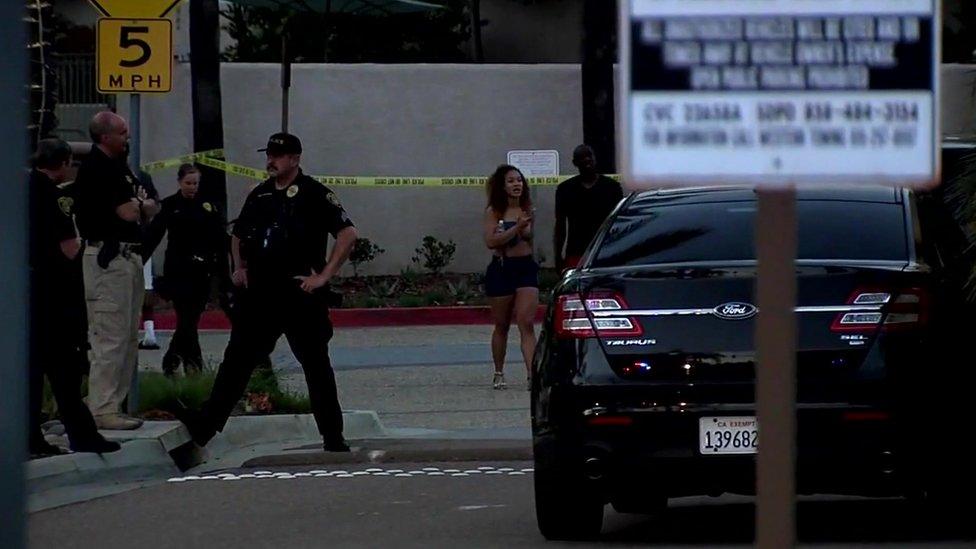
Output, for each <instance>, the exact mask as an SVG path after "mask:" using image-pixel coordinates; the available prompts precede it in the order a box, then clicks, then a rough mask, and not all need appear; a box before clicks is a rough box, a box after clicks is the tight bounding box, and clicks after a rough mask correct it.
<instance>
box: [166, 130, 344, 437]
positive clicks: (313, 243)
mask: <svg viewBox="0 0 976 549" xmlns="http://www.w3.org/2000/svg"><path fill="white" fill-rule="evenodd" d="M261 150H262V151H266V152H267V170H268V173H269V174H270V175H271V178H270V179H268V180H267V181H265V182H264V183H262V184H260V185H258V186H257V187H256V188H255V189H254V190H253V191H251V193H250V194H249V195H248V197H247V200H246V201H245V202H244V207H243V208H242V209H241V214H240V216H239V217H238V219H237V222H236V223H235V224H234V230H233V237H232V239H231V254H232V256H233V261H234V267H235V270H234V273H233V276H232V277H233V281H234V284H235V285H236V286H239V287H241V288H243V291H241V292H240V297H239V303H238V304H237V307H238V311H237V312H236V313H235V319H234V322H233V325H232V329H231V335H230V342H229V343H228V345H227V350H226V351H225V352H224V361H223V363H222V364H221V365H220V369H219V370H218V372H217V378H216V380H215V381H214V387H213V390H212V392H211V393H210V399H209V400H208V401H207V402H206V403H204V405H203V410H202V411H201V412H199V413H196V412H192V411H190V410H185V409H184V410H180V411H179V412H178V414H177V415H178V417H180V419H181V420H182V421H183V422H184V423H185V424H186V425H187V428H188V429H189V431H190V434H191V435H192V436H193V440H194V441H195V442H196V443H197V444H199V445H201V446H202V445H205V444H206V443H207V442H208V441H209V440H210V439H211V438H212V437H213V436H214V434H215V433H216V431H220V430H222V429H223V427H224V424H225V423H226V421H227V418H228V416H229V415H230V413H231V411H232V410H233V408H234V405H235V404H236V403H237V401H238V399H240V397H241V395H242V394H243V393H244V390H245V389H246V387H247V382H248V379H249V378H250V376H251V373H252V372H253V370H254V368H255V366H256V365H257V363H258V362H259V361H261V360H263V359H264V357H267V356H268V355H269V354H270V353H271V351H272V350H273V349H274V346H275V343H276V342H277V341H278V338H279V337H281V334H284V335H285V337H287V338H288V344H289V345H290V346H291V349H292V351H293V352H294V353H295V357H296V358H298V361H299V362H300V363H301V365H302V368H303V369H304V370H305V380H306V382H307V384H308V396H309V399H310V400H311V402H312V413H313V414H314V416H315V422H316V423H317V424H318V428H319V433H321V435H322V438H323V441H324V444H323V447H324V448H325V450H326V451H334V452H348V451H349V447H348V446H347V445H346V443H345V440H344V439H343V436H342V410H341V408H340V407H339V399H338V395H337V392H336V384H335V374H334V373H333V371H332V365H331V363H330V362H329V340H330V339H331V337H332V322H331V320H330V319H329V306H330V303H331V302H332V299H331V297H330V296H331V295H332V294H331V291H330V290H329V288H328V283H329V280H331V279H332V277H333V276H335V274H336V273H338V272H339V268H340V267H342V264H343V263H344V262H345V261H346V259H347V258H348V257H349V252H350V251H351V250H352V246H353V244H354V243H355V241H356V237H357V233H356V228H355V227H354V226H353V223H352V221H351V220H350V219H349V216H347V215H346V212H345V210H344V209H343V208H342V206H341V205H340V204H339V199H338V197H337V196H336V195H335V193H333V192H332V191H330V190H329V189H328V188H326V187H325V186H324V185H322V184H321V183H319V182H317V181H315V180H314V179H312V178H311V177H309V176H307V175H305V174H303V173H302V170H301V168H299V162H300V160H301V153H302V145H301V142H300V141H299V140H298V138H297V137H295V136H293V135H290V134H286V133H278V134H274V135H272V136H271V137H270V138H269V140H268V146H267V148H265V149H261ZM329 234H331V235H332V236H333V237H334V238H335V240H336V243H335V246H334V247H333V249H332V253H331V255H329V256H328V257H327V255H326V248H327V244H328V235H329Z"/></svg>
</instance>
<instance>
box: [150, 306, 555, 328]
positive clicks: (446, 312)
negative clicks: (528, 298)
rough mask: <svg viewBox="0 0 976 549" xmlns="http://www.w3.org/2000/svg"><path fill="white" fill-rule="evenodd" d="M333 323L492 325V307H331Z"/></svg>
mask: <svg viewBox="0 0 976 549" xmlns="http://www.w3.org/2000/svg"><path fill="white" fill-rule="evenodd" d="M545 314H546V305H539V307H538V309H537V310H536V315H535V319H536V322H541V321H542V320H543V318H544V317H545ZM330 316H331V317H332V324H333V325H334V326H335V327H336V328H378V327H383V326H447V325H480V324H485V325H487V324H492V323H493V321H492V319H491V308H490V307H488V306H467V307H384V308H376V309H332V310H331V311H330ZM154 322H155V325H156V329H157V330H172V329H174V328H175V327H176V313H175V312H173V311H165V312H158V313H156V315H155V319H154ZM199 328H200V329H201V330H229V329H230V321H229V320H228V319H227V316H226V315H225V314H224V312H223V311H220V310H210V311H204V313H203V315H202V316H201V317H200V323H199Z"/></svg>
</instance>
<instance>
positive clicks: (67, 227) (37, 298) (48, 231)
mask: <svg viewBox="0 0 976 549" xmlns="http://www.w3.org/2000/svg"><path fill="white" fill-rule="evenodd" d="M28 194H29V197H30V199H29V200H30V272H31V277H30V288H31V292H30V293H31V301H32V306H33V307H45V309H46V310H47V309H50V308H53V310H57V311H61V312H62V313H68V312H72V311H74V312H76V313H77V312H79V311H80V312H81V313H83V312H84V309H85V284H84V280H83V278H82V272H81V257H77V258H75V259H74V260H69V259H68V258H67V257H65V255H64V253H63V252H62V251H61V242H63V241H65V240H70V239H72V238H75V236H76V233H75V226H74V223H73V222H72V218H71V213H72V212H71V209H72V199H71V197H70V196H67V195H64V194H62V193H61V190H60V189H58V187H57V186H56V185H55V184H54V182H53V181H51V179H50V178H49V177H47V176H46V175H44V174H43V173H42V172H39V171H37V170H34V171H32V172H31V174H30V187H29V188H28ZM45 304H46V305H45ZM35 312H38V313H39V312H40V311H37V310H35ZM82 318H83V317H82Z"/></svg>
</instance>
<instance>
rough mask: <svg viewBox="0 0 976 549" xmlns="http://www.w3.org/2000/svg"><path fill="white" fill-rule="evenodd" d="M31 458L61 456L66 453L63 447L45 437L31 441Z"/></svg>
mask: <svg viewBox="0 0 976 549" xmlns="http://www.w3.org/2000/svg"><path fill="white" fill-rule="evenodd" d="M29 447H30V458H31V459H37V458H44V457H50V456H60V455H61V454H63V453H64V451H63V450H62V449H61V448H58V447H57V446H55V445H53V444H51V443H49V442H48V441H46V440H44V439H43V438H37V439H32V440H31V441H30V445H29Z"/></svg>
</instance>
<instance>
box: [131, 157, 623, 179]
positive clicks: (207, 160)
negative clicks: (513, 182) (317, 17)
mask: <svg viewBox="0 0 976 549" xmlns="http://www.w3.org/2000/svg"><path fill="white" fill-rule="evenodd" d="M222 156H223V151H222V150H219V149H218V150H214V151H206V152H201V153H196V154H191V155H186V156H181V157H179V158H172V159H169V160H163V161H161V162H152V163H150V164H145V165H144V166H143V167H142V169H143V170H145V171H147V172H148V171H152V170H158V169H163V168H169V167H173V166H178V165H180V164H183V163H185V162H196V163H197V164H200V165H202V166H207V167H210V168H214V169H217V170H222V171H224V172H227V173H228V174H230V175H237V176H241V177H247V178H249V179H256V180H259V181H263V180H265V179H267V178H268V172H266V171H264V170H258V169H256V168H249V167H247V166H241V165H239V164H232V163H230V162H227V161H225V160H220V159H219V158H217V157H222ZM311 177H312V178H313V179H315V180H316V181H318V182H320V183H323V184H324V185H327V186H329V187H484V186H485V184H487V182H488V178H487V177H478V176H457V177H392V176H379V177H362V176H339V175H313V176H311ZM570 177H573V176H571V175H558V176H545V177H529V178H528V180H529V185H541V186H552V185H558V184H560V183H562V182H563V181H566V180H567V179H569V178H570ZM609 177H612V178H613V179H617V180H619V179H620V176H619V175H609Z"/></svg>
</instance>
